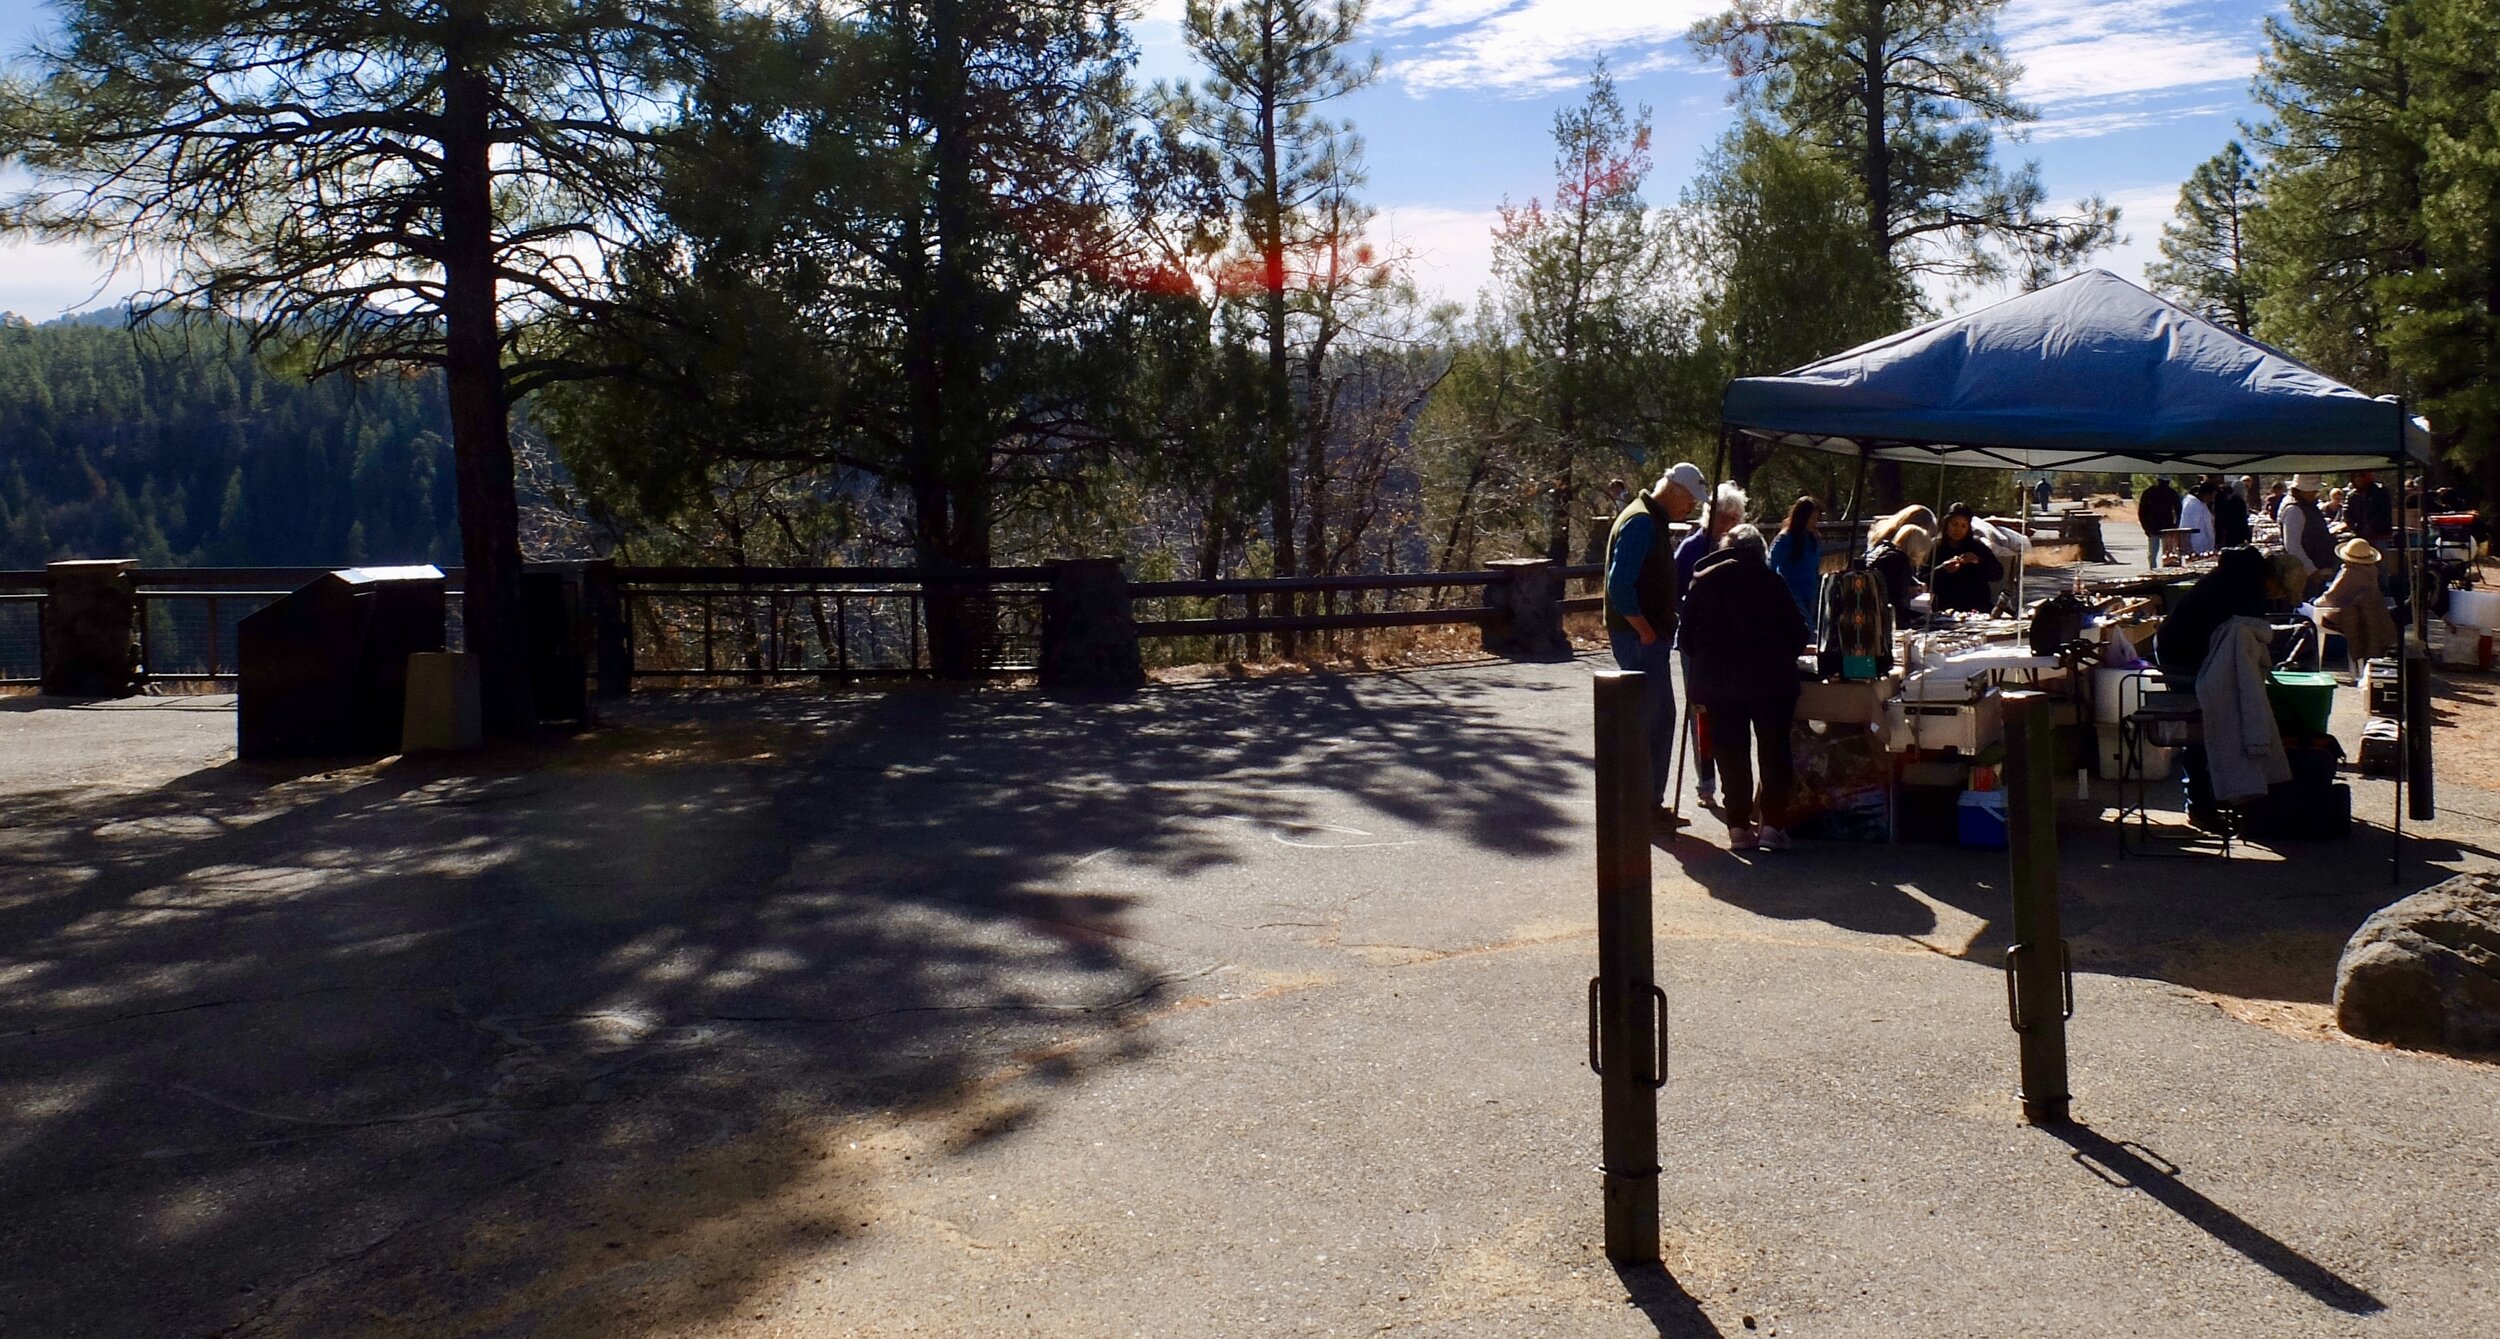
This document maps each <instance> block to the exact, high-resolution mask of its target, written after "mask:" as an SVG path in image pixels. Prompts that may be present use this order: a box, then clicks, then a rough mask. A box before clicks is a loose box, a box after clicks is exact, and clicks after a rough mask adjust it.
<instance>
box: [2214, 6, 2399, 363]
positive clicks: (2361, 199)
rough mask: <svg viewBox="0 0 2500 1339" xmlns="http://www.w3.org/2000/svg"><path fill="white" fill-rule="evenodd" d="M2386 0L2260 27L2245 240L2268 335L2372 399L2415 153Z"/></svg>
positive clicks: (2393, 16) (2394, 20)
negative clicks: (2251, 208) (2255, 193)
mask: <svg viewBox="0 0 2500 1339" xmlns="http://www.w3.org/2000/svg"><path fill="white" fill-rule="evenodd" d="M2407 8H2408V6H2406V5H2404V4H2401V3H2389V2H2388V0H2292V3H2291V6H2290V10H2289V12H2288V13H2287V14H2285V15H2282V16H2279V17H2276V18H2271V19H2269V20H2267V22H2266V33H2267V37H2268V49H2267V51H2266V53H2265V55H2264V56H2263V57H2262V58H2261V60H2260V63H2259V66H2258V71H2257V81H2256V84H2255V86H2254V89H2253V90H2252V91H2253V94H2254V96H2255V97H2256V99H2257V103H2258V105H2259V106H2260V107H2262V108H2264V109H2265V110H2266V112H2267V114H2268V120H2267V121H2266V122H2265V123H2264V124H2262V125H2258V126H2254V127H2252V128H2251V131H2252V134H2253V136H2254V138H2255V142H2256V144H2257V145H2258V148H2259V151H2260V153H2262V154H2263V156H2264V158H2265V170H2264V172H2263V174H2262V176H2261V178H2260V185H2261V186H2262V188H2263V190H2264V192H2265V207H2264V208H2263V209H2261V210H2260V211H2258V213H2257V216H2256V218H2255V219H2254V221H2253V227H2252V230H2251V235H2252V237H2253V239H2254V240H2255V242H2256V243H2257V246H2258V250H2259V252H2260V254H2261V256H2262V257H2263V261H2262V264H2261V265H2260V269H2259V278H2260V281H2261V284H2262V287H2263V290H2264V291H2263V295H2262V296H2261V297H2260V298H2259V300H2258V304H2257V319H2258V326H2259V328H2260V329H2261V330H2262V331H2263V332H2264V333H2265V337H2266V338H2267V339H2269V340H2271V341H2273V342H2275V343H2278V344H2281V345H2283V346H2284V347H2285V348H2288V349H2290V350H2291V351H2293V352H2295V353H2297V354H2299V355H2300V356H2301V357H2303V358H2306V359H2307V360H2309V361H2310V362H2312V363H2315V364H2317V365H2318V366H2319V367H2320V368H2322V369H2324V370H2325V371H2327V372H2329V373H2331V374H2333V375H2335V376H2338V377H2341V378H2343V379H2344V380H2346V381H2349V382H2352V383H2353V384H2355V385H2357V386H2361V387H2363V388H2364V389H2367V390H2372V391H2390V390H2394V389H2396V385H2395V376H2394V369H2393V368H2392V367H2391V366H2390V364H2389V362H2388V359H2387V352H2386V349H2385V347H2384V345H2383V344H2382V343H2381V341H2380V339H2379V337H2378V332H2380V331H2381V330H2382V329H2384V328H2385V325H2386V320H2385V312H2384V310H2383V307H2382V302H2383V300H2384V294H2383V290H2382V284H2383V282H2384V281H2385V280H2387V279H2388V278H2389V277H2391V276H2395V275H2403V274H2410V273H2413V272H2414V271H2416V270H2419V269H2420V268H2421V267H2422V265H2423V263H2424V262H2425V260H2426V259H2427V250H2426V243H2425V240H2424V238H2423V202H2424V191H2423V182H2422V171H2423V165H2424V153H2423V147H2422V144H2421V142H2420V140H2419V137H2418V136H2417V135H2416V134H2415V133H2413V129H2412V127H2411V126H2410V125H2409V124H2408V122H2409V119H2410V118H2411V117H2412V116H2413V115H2414V109H2413V100H2414V96H2415V85H2416V82H2417V80H2418V77H2419V75H2418V72H2417V71H2415V70H2414V69H2412V68H2411V59H2410V53H2409V51H2408V50H2407V49H2406V43H2405V42H2404V40H2403V37H2402V34H2401V31H2400V27H2401V24H2402V22H2403V11H2404V10H2405V9H2407Z"/></svg>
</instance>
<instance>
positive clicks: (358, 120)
mask: <svg viewBox="0 0 2500 1339" xmlns="http://www.w3.org/2000/svg"><path fill="white" fill-rule="evenodd" d="M60 9H61V11H62V19H63V23H64V29H63V31H62V32H61V34H60V35H59V36H58V37H57V38H55V39H53V40H50V41H48V42H47V43H45V44H43V45H42V46H40V47H39V48H38V49H37V51H36V52H35V53H34V56H33V59H32V62H31V67H30V70H29V72H28V74H27V75H26V76H25V77H22V78H19V79H15V80H12V81H10V82H9V83H8V85H7V86H6V89H5V92H4V93H0V146H4V147H5V149H6V151H7V154H8V156H9V157H10V158H11V159H12V160H13V161H15V162H16V163H18V164H20V165H22V166H24V167H26V168H28V169H30V170H31V171H32V172H33V174H34V184H33V185H32V186H31V187H29V188H27V189H25V190H23V191H21V192H20V193H19V194H18V195H17V196H16V198H15V199H14V200H13V201H12V202H11V205H10V207H9V211H8V215H7V222H8V223H9V224H10V225H12V226H14V227H16V228H19V229H25V230H31V231H33V232H35V233H37V234H39V235H42V236H46V237H51V238H56V239H74V240H80V241H85V242H89V243H92V244H95V245H97V246H99V247H102V248H105V249H109V250H115V251H118V252H120V253H122V254H124V255H139V254H144V255H146V256H148V257H149V258H150V259H151V260H155V261H159V262H170V264H171V267H172V270H173V273H174V275H175V277H174V279H173V282H172V284H171V285H170V287H169V288H167V289H166V290H165V291H163V292H161V293H159V294H156V295H155V296H154V297H153V298H151V299H149V300H147V301H145V302H144V303H142V304H141V307H140V313H141V314H142V315H146V314H149V313H151V312H156V311H165V310H189V309H202V308H204V309H209V310H215V311H221V312H225V313H228V314H230V315H233V316H236V317H238V318H240V319H243V320H245V321H247V322H250V323H251V324H252V326H253V328H254V329H255V331H256V334H257V337H258V339H259V341H260V342H262V343H264V344H266V343H282V344H285V345H288V346H290V348H291V351H292V353H293V356H295V357H297V358H299V359H301V361H302V363H303V365H304V366H305V367H307V368H308V369H309V370H310V371H311V372H313V373H314V374H316V375H318V374H323V373H332V372H353V371H358V370H364V369H370V368H375V367H404V366H408V365H431V366H439V367H441V368H442V369H443V370H444V373H445V377H446V383H447V391H448V396H449V401H450V417H451V435H452V446H453V456H454V461H455V471H456V474H457V476H458V488H457V492H458V497H459V511H460V526H461V541H462V543H461V547H462V554H463V558H464V561H465V564H466V566H467V569H468V570H467V577H466V582H467V591H468V617H467V620H466V626H467V632H468V638H469V645H470V647H471V649H472V650H474V651H476V652H477V653H478V655H479V657H480V660H481V662H482V668H483V670H484V676H483V677H484V683H485V689H486V693H485V698H486V714H487V720H488V725H489V728H490V729H491V730H493V731H494V732H495V733H496V734H498V735H499V736H506V737H509V736H512V735H515V734H518V733H521V732H523V731H526V730H527V729H528V728H529V727H530V725H531V723H532V715H533V713H532V709H531V704H530V700H529V691H530V690H529V680H528V675H527V668H526V664H525V662H524V659H523V652H522V640H523V631H522V622H521V601H520V561H521V555H520V543H519V512H518V506H517V503H516V500H515V497H514V489H513V461H512V446H511V439H510V427H509V421H508V414H509V411H510V409H511V406H512V404H513V402H514V401H515V400H517V399H518V398H520V397H522V396H524V395H527V394H528V393H529V392H530V391H531V390H533V389H535V388H536V387H539V386H542V385H545V384H548V383H549V382H550V381H552V380H554V379H557V378H560V377H564V376H569V375H573V374H576V373H579V372H582V371H585V370H589V369H583V368H579V367H576V366H573V365H571V364H569V363H566V362H562V361H551V360H547V359H543V358H540V357H538V356H536V355H534V353H533V352H532V349H531V346H530V338H531V334H532V330H533V327H534V326H536V325H537V324H538V323H539V322H540V321H541V320H542V319H543V318H546V317H548V316H550V315H560V314H571V313H578V312H580V311H582V310H584V309H586V308H596V307H597V306H598V305H599V298H598V296H597V293H596V289H595V285H594V284H593V283H592V282H591V281H590V276H589V275H588V274H587V273H586V269H585V256H586V255H595V254H596V253H597V252H598V251H600V250H601V249H602V248H603V247H605V246H607V245H608V244H610V243H612V242H614V241H615V240H617V239H618V238H619V237H620V236H621V235H622V234H623V233H625V232H626V231H628V230H630V229H631V228H632V227H633V225H634V224H635V223H636V222H637V221H638V220H639V219H640V218H641V217H642V216H643V214H644V210H645V208H646V206H647V204H648V202H649V193H648V176H649V171H648V169H649V165H650V161H649V154H648V152H647V150H648V146H649V144H650V142H651V139H652V135H653V133H654V131H655V130H656V128H657V125H658V123H659V122H661V121H663V120H665V119H666V118H667V116H668V114H669V108H668V105H667V101H668V98H669V96H670V94H669V92H668V89H669V88H670V86H671V84H672V82H673V81H674V80H675V79H676V78H677V77H678V76H679V74H680V73H681V72H682V70H683V68H684V66H685V65H686V64H687V63H688V62H690V61H692V60H694V59H696V58H697V57H698V56H699V54H700V52H701V50H702V46H703V41H704V37H703V35H704V32H705V30H706V28H707V27H708V24H709V21H710V6H709V5H708V4H707V3H701V2H700V0H568V2H567V3H550V2H549V0H446V2H445V3H441V4H432V5H406V4H399V3H393V2H391V0H228V2H227V3H217V4H196V5H167V4H158V3H150V2H149V0H64V3H63V4H62V5H61V6H60Z"/></svg>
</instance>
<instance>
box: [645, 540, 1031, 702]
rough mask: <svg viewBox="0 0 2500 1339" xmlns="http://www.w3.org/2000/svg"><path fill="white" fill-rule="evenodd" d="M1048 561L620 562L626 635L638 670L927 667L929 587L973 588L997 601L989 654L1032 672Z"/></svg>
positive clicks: (685, 674)
mask: <svg viewBox="0 0 2500 1339" xmlns="http://www.w3.org/2000/svg"><path fill="white" fill-rule="evenodd" d="M1049 576H1050V572H1049V569H1047V568H1040V567H1009V568H992V569H987V570H983V571H973V572H963V573H955V574H949V575H946V576H941V577H936V578H934V579H932V580H927V581H924V580H922V579H921V574H920V573H919V572H917V571H916V570H914V569H911V568H878V567H754V568H717V567H710V568H704V567H620V568H617V569H616V571H615V577H616V592H617V602H618V604H619V606H620V607H621V614H622V618H623V621H624V630H623V637H624V641H625V645H626V647H627V653H628V656H629V658H630V661H631V666H632V667H631V669H630V671H629V675H630V677H632V678H634V679H637V680H654V679H658V680H668V679H693V680H723V679H744V680H747V681H750V682H765V681H770V680H775V679H791V678H833V679H871V678H904V677H912V676H917V675H923V674H927V673H929V672H930V666H929V664H928V646H929V637H928V608H927V601H928V591H929V589H930V588H932V587H935V588H938V589H941V590H942V589H944V588H946V587H948V586H961V587H966V588H969V590H968V591H967V598H974V599H979V600H983V601H985V602H987V603H988V604H989V605H990V606H991V613H992V617H991V635H990V637H989V639H988V640H987V643H986V644H985V646H984V652H983V665H982V668H983V669H984V671H985V672H987V673H991V674H1029V673H1032V672H1033V671H1034V669H1035V668H1036V666H1037V665H1038V664H1039V662H1040V658H1041V595H1042V591H1043V589H1045V587H1046V583H1047V582H1048V580H1049Z"/></svg>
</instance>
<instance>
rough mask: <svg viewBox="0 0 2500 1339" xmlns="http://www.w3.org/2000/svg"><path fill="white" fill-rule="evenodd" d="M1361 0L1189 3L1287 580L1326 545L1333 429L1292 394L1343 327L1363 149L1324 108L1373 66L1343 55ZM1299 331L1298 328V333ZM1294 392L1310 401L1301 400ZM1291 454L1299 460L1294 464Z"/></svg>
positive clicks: (1195, 99) (1367, 78)
mask: <svg viewBox="0 0 2500 1339" xmlns="http://www.w3.org/2000/svg"><path fill="white" fill-rule="evenodd" d="M1362 20H1363V4H1362V0H1231V2H1230V3H1223V4H1218V3H1215V0H1190V3H1189V6H1188V8H1187V10H1186V11H1185V13H1184V16H1183V19H1182V24H1181V35H1182V40H1183V41H1184V42H1186V43H1187V45H1188V47H1189V51H1190V54H1191V55H1192V56H1194V57H1196V58H1197V61H1198V63H1199V64H1200V66H1202V67H1203V68H1204V69H1205V70H1206V82H1205V84H1204V85H1203V87H1201V88H1200V89H1198V90H1197V91H1196V93H1195V94H1194V95H1192V96H1190V97H1188V99H1187V106H1188V120H1189V124H1190V127H1191V129H1192V131H1193V132H1194V134H1195V136H1196V138H1197V139H1198V140H1199V141H1200V142H1201V143H1202V144H1203V145H1204V146H1206V148H1207V150H1208V152H1209V153H1210V154H1211V155H1212V157H1213V159H1214V163H1215V168H1216V171H1217V173H1218V174H1219V177H1220V180H1221V181H1222V183H1223V189H1224V192H1225V197H1226V205H1227V212H1228V213H1229V214H1230V215H1231V221H1232V223H1233V225H1234V227H1235V228H1236V229H1237V236H1238V239H1239V240H1238V245H1237V249H1236V253H1235V255H1234V257H1233V258H1232V260H1231V261H1230V262H1229V263H1228V264H1226V265H1225V266H1224V267H1223V269H1222V271H1221V273H1220V274H1219V291H1221V292H1222V293H1223V294H1224V295H1225V297H1226V306H1227V308H1228V309H1229V310H1231V311H1233V312H1238V313H1241V314H1242V315H1244V316H1246V317H1247V321H1246V324H1247V325H1248V326H1249V328H1250V332H1251V334H1252V336H1253V338H1254V339H1255V341H1256V342H1257V345H1258V347H1259V351H1260V355H1261V357H1262V359H1263V366H1264V368H1265V382H1264V384H1265V388H1266V393H1267V425H1266V427H1267V431H1266V439H1265V441H1264V443H1263V449H1262V452H1261V454H1260V457H1259V460H1258V462H1257V474H1258V476H1259V481H1260V482H1259V484H1258V486H1257V487H1256V489H1255V490H1254V491H1255V492H1257V493H1262V494H1264V495H1265V499H1266V505H1267V510H1268V529H1269V542H1270V544H1271V545H1272V546H1273V549H1274V554H1275V568H1276V571H1277V573H1278V574H1279V575H1285V574H1289V573H1292V572H1294V571H1296V570H1297V568H1298V566H1300V567H1307V568H1308V569H1309V570H1311V571H1314V572H1316V571H1317V570H1319V563H1320V560H1321V558H1322V557H1323V555H1324V550H1325V538H1324V530H1325V518H1324V517H1315V516H1314V515H1313V513H1314V512H1315V511H1316V510H1317V509H1318V508H1320V507H1321V506H1323V505H1324V501H1325V497H1326V483H1325V468H1326V460H1325V454H1324V453H1325V449H1326V448H1325V426H1324V425H1323V424H1321V423H1319V422H1318V421H1317V420H1316V418H1315V416H1314V415H1313V414H1311V413H1310V412H1309V411H1308V401H1309V399H1310V397H1309V395H1308V394H1307V390H1306V394H1305V395H1303V396H1300V397H1297V395H1296V393H1295V366H1296V363H1297V361H1299V362H1301V363H1303V364H1304V365H1305V366H1306V367H1308V366H1311V365H1314V364H1316V363H1318V362H1323V361H1324V360H1325V358H1326V355H1327V348H1328V346H1329V345H1330V344H1331V343H1333V342H1334V338H1335V335H1336V334H1337V333H1338V331H1339V330H1340V329H1341V324H1340V323H1339V322H1338V320H1337V319H1336V316H1337V313H1336V311H1335V309H1334V307H1333V298H1334V297H1335V295H1336V293H1337V291H1338V290H1339V289H1340V288H1341V287H1342V286H1344V285H1345V284H1346V283H1347V282H1348V281H1349V280H1353V281H1355V282H1361V281H1362V278H1361V276H1358V275H1352V274H1349V273H1348V267H1349V265H1352V266H1353V267H1355V268H1368V267H1369V263H1368V262H1367V261H1364V260H1360V259H1357V258H1356V256H1355V249H1356V246H1357V239H1358V238H1359V237H1360V234H1361V231H1362V228H1363V225H1364V224H1365V222H1366V221H1367V220H1368V218H1369V213H1370V211H1369V210H1368V209H1365V208H1363V207H1362V206H1361V204H1360V202H1359V201H1357V200H1356V199H1355V198H1354V195H1353V191H1354V188H1355V187H1357V186H1359V185H1360V184H1361V181H1362V169H1361V153H1362V149H1361V144H1360V142H1359V141H1358V140H1356V139H1355V138H1354V136H1353V135H1352V133H1351V132H1350V130H1349V129H1348V128H1347V127H1346V126H1344V125H1343V124H1341V123H1338V122H1335V121H1331V120H1329V119H1328V118H1327V117H1326V116H1325V115H1324V112H1325V110H1326V108H1327V107H1328V105H1329V104H1330V103H1333V102H1334V101H1336V100H1337V99H1339V98H1342V97H1344V96H1345V95H1347V94H1349V93H1352V92H1354V91H1356V90H1357V89H1360V88H1362V87H1363V86H1364V85H1365V84H1368V83H1370V82H1371V80H1372V79H1373V77H1374V76H1375V74H1376V73H1377V71H1378V69H1379V66H1378V63H1377V61H1355V60H1352V59H1350V58H1349V56H1348V48H1349V47H1351V46H1352V44H1353V42H1354V38H1355V34H1356V32H1357V30H1358V29H1359V28H1360V27H1361V25H1362ZM1297 327H1300V329H1299V330H1297ZM1298 400H1300V401H1302V403H1297V401H1298ZM1297 457H1300V460H1299V462H1297ZM1297 463H1299V464H1300V465H1301V467H1302V469H1303V473H1304V484H1305V496H1304V497H1303V499H1302V504H1303V505H1302V507H1301V510H1302V511H1303V512H1304V520H1305V522H1306V527H1305V529H1306V533H1305V534H1304V535H1303V536H1302V544H1301V548H1302V549H1303V550H1304V551H1305V553H1306V561H1305V562H1303V563H1301V564H1297V561H1296V535H1295V527H1294V516H1295V512H1296V510H1297V508H1296V506H1295V502H1296V499H1295V497H1294V487H1293V470H1294V467H1295V465H1296V464H1297Z"/></svg>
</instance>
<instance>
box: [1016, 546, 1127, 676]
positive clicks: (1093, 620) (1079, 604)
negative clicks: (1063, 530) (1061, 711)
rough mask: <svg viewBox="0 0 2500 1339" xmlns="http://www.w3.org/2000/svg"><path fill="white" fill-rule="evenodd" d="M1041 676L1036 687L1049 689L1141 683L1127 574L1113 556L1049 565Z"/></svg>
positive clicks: (1043, 619) (1043, 616)
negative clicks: (1040, 682)
mask: <svg viewBox="0 0 2500 1339" xmlns="http://www.w3.org/2000/svg"><path fill="white" fill-rule="evenodd" d="M1041 676H1042V686H1043V687H1044V688H1053V689H1086V688H1111V689H1120V690H1127V689H1133V688H1140V687H1143V686H1144V685H1145V682H1146V665H1145V660H1144V657H1143V656H1141V655H1140V654H1139V651H1138V645H1137V619H1136V615H1135V611H1134V609H1133V607H1132V605H1131V602H1130V597H1129V593H1128V575H1127V574H1126V573H1124V572H1122V571H1121V570H1120V560H1119V559H1117V558H1076V559H1069V560H1066V561H1062V562H1056V563H1052V564H1051V565H1050V588H1049V589H1048V590H1047V591H1045V592H1043V594H1042V654H1041Z"/></svg>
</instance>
